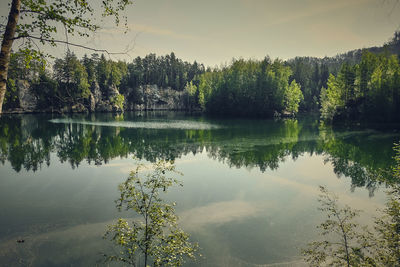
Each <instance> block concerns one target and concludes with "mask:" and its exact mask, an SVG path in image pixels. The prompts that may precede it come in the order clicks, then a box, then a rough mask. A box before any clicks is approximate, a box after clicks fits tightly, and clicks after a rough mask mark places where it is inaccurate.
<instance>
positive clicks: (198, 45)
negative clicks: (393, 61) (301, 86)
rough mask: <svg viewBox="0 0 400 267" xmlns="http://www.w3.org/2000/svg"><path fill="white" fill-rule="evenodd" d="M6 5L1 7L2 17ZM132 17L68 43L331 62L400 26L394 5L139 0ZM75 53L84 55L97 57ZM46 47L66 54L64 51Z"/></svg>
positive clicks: (217, 61)
mask: <svg viewBox="0 0 400 267" xmlns="http://www.w3.org/2000/svg"><path fill="white" fill-rule="evenodd" d="M8 2H9V1H4V0H3V1H1V3H0V6H1V7H2V8H1V15H3V16H7V14H8V11H9V10H8V7H7V3H8ZM126 15H127V16H128V26H129V31H128V33H127V34H123V31H124V29H123V28H122V27H120V28H114V27H111V26H112V23H111V22H110V23H104V25H105V27H104V28H103V29H102V30H100V31H99V32H98V33H96V34H95V35H94V36H93V37H92V38H89V39H86V40H82V39H75V38H73V37H70V40H72V41H73V42H76V43H80V44H84V45H87V46H91V47H95V48H100V49H107V50H109V51H111V52H121V51H125V50H126V49H127V47H130V48H131V49H130V50H129V52H128V55H129V56H127V55H123V56H114V57H113V59H122V60H127V61H131V60H132V59H133V58H135V57H137V56H144V55H146V54H149V53H156V54H157V55H165V54H169V53H171V52H174V53H175V54H176V55H177V57H179V58H181V59H183V60H185V61H189V62H193V61H195V60H196V61H197V62H199V63H203V64H205V65H206V66H211V67H214V66H219V65H221V64H225V63H229V62H231V60H232V59H233V58H246V59H247V58H253V59H261V58H263V57H265V56H267V55H268V56H270V57H271V58H280V59H284V60H286V59H290V58H294V57H296V56H310V57H325V56H328V57H331V56H335V55H337V54H341V53H345V52H347V51H351V50H354V49H359V48H368V47H372V46H381V45H383V44H384V43H385V42H387V41H388V40H389V39H390V38H391V37H392V36H393V33H394V32H395V31H396V30H399V26H400V20H398V19H397V18H399V17H400V5H398V2H397V1H395V0H391V1H384V0H350V1H346V0H338V1H334V2H332V1H325V0H323V1H321V0H298V1H291V0H283V1H263V0H233V1H227V0H220V1H210V0H204V1H201V2H197V1H187V0H164V1H155V0H136V1H134V5H133V6H132V7H131V8H129V10H128V11H127V13H126ZM63 37H64V36H63V34H62V33H60V38H63ZM16 47H17V45H14V49H16ZM132 47H133V49H132ZM70 48H71V50H72V51H74V52H75V53H76V54H77V55H78V56H79V57H81V56H82V55H83V54H85V53H87V54H91V53H92V51H90V50H82V49H75V48H73V47H70ZM45 50H46V51H47V52H49V53H50V54H52V55H55V56H56V57H60V56H62V55H63V54H64V52H65V51H66V47H65V46H59V47H57V48H49V47H48V46H47V47H46V48H45Z"/></svg>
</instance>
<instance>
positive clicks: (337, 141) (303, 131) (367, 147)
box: [0, 113, 399, 194]
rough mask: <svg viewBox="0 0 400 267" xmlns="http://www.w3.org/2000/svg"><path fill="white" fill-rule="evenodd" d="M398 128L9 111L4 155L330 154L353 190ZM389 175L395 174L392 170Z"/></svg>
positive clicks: (41, 159) (248, 163)
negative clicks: (14, 112) (55, 115)
mask: <svg viewBox="0 0 400 267" xmlns="http://www.w3.org/2000/svg"><path fill="white" fill-rule="evenodd" d="M398 138H399V134H398V133H396V132H393V131H385V132H382V131H376V130H359V129H358V130H357V129H348V128H342V129H332V128H331V127H325V126H321V125H320V124H319V122H318V121H317V120H316V119H314V118H304V119H299V120H283V121H269V120H228V119H227V120H215V119H205V118H203V117H187V116H184V115H183V114H177V113H164V114H163V113H161V114H155V115H154V114H148V113H139V114H138V113H128V114H125V115H124V116H123V117H121V116H119V117H113V115H111V114H96V115H94V114H91V115H87V116H86V115H75V116H72V117H68V118H64V117H53V116H52V115H20V116H2V117H1V118H0V161H1V162H2V163H3V164H5V162H6V161H8V162H9V163H10V164H11V166H12V168H13V169H14V170H15V171H16V172H20V171H21V170H22V169H25V170H27V171H37V170H38V169H41V168H43V167H45V166H49V165H50V164H51V162H50V154H52V153H55V154H56V155H57V157H58V159H59V161H60V162H69V163H70V165H71V167H72V168H76V167H79V165H80V164H81V163H82V162H84V161H86V162H88V163H89V164H95V165H101V164H104V163H107V162H108V161H109V160H111V159H114V158H116V157H123V158H125V157H129V156H130V155H135V156H136V157H137V158H139V159H145V160H148V161H152V162H154V161H156V160H158V159H166V160H174V159H176V158H180V157H182V156H183V155H187V154H189V153H193V154H196V153H199V152H202V151H203V150H204V149H205V151H206V152H207V155H208V156H209V157H211V158H213V159H218V160H220V161H223V162H225V163H226V164H228V165H229V166H231V167H237V168H241V167H247V168H259V169H260V170H261V171H266V170H267V169H271V170H275V169H277V168H278V167H279V164H280V163H282V162H283V161H285V159H287V158H288V157H290V158H292V159H297V158H298V157H299V156H300V155H302V154H304V153H309V154H310V155H313V154H317V155H324V156H325V161H326V162H330V163H331V164H332V165H333V166H334V171H335V173H336V174H337V175H338V177H341V176H346V177H350V178H351V181H352V187H353V189H354V188H355V187H366V188H368V189H369V190H370V193H371V194H372V193H373V191H374V188H375V187H376V186H377V184H379V181H377V180H376V178H375V177H376V175H375V172H376V171H377V170H379V169H389V168H390V165H391V164H392V163H393V161H392V157H393V151H392V144H393V142H396V141H397V140H398ZM387 178H388V179H389V178H390V177H387Z"/></svg>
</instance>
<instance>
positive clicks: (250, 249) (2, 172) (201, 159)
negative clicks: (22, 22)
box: [0, 112, 400, 266]
mask: <svg viewBox="0 0 400 267" xmlns="http://www.w3.org/2000/svg"><path fill="white" fill-rule="evenodd" d="M399 139H400V134H399V132H398V131H397V130H395V129H394V127H393V126H387V125H380V127H379V130H376V129H372V128H354V127H341V128H338V129H332V128H331V127H324V126H321V125H320V124H319V122H318V121H317V120H316V118H312V117H308V118H301V119H299V120H281V121H273V120H244V119H210V118H205V117H201V116H188V115H184V114H181V113H170V112H167V113H126V114H124V115H123V116H114V115H111V114H92V115H74V116H68V117H65V116H55V115H20V116H2V117H1V118H0V162H1V164H0V266H26V265H32V266H94V265H96V264H99V261H101V259H102V257H101V253H102V252H105V251H108V250H110V249H112V247H111V246H110V244H109V242H108V241H106V240H103V239H102V235H103V234H104V231H105V228H106V225H107V224H110V223H112V222H113V220H115V219H116V218H118V217H132V216H133V215H132V214H129V213H122V214H121V213H119V212H117V210H116V208H115V203H114V200H116V199H117V198H118V191H117V186H118V184H119V183H121V182H123V181H124V180H125V179H126V177H127V175H128V173H129V171H130V170H132V169H133V168H134V167H135V161H134V160H133V159H132V157H133V156H135V157H137V158H138V159H140V160H141V161H142V162H144V163H146V164H147V163H150V162H154V161H155V160H157V159H171V160H175V162H176V166H177V169H178V170H179V171H181V172H183V173H184V176H183V177H180V178H179V179H180V180H181V181H183V184H184V186H183V187H182V188H175V189H173V190H172V191H170V192H169V193H168V196H167V199H168V200H171V201H175V202H177V212H178V215H179V217H180V225H181V227H182V228H183V229H184V230H185V231H187V232H189V233H190V234H191V239H192V240H193V241H195V242H198V243H199V245H200V247H201V254H203V257H202V258H201V259H199V260H198V262H196V263H187V265H186V266H260V265H261V266H301V265H302V263H301V259H300V256H299V254H300V253H299V249H300V248H301V247H303V246H304V245H305V244H306V243H307V242H309V241H311V240H313V239H315V238H317V234H316V231H315V226H316V225H317V224H318V223H320V222H321V220H322V218H323V217H322V216H321V214H319V213H318V210H317V207H318V203H317V201H316V200H317V196H318V186H319V185H325V186H327V187H328V189H329V190H331V191H334V192H336V193H337V194H338V195H339V196H340V199H341V200H342V201H343V202H344V203H349V204H351V205H352V206H353V207H355V208H359V209H363V210H364V211H365V213H364V215H363V216H362V218H361V219H362V220H363V221H364V222H365V223H369V222H370V219H369V218H370V217H371V216H373V215H376V209H377V208H379V207H382V204H384V202H385V195H384V187H385V185H384V184H380V183H378V182H377V181H376V180H375V179H374V175H373V173H374V171H376V170H378V169H379V168H381V169H388V168H390V165H391V164H392V163H393V161H392V157H393V152H392V146H393V142H398V141H399ZM19 239H24V240H25V242H24V243H17V242H16V240H19ZM281 264H284V265H281Z"/></svg>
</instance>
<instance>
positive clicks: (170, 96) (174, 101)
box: [135, 85, 186, 110]
mask: <svg viewBox="0 0 400 267" xmlns="http://www.w3.org/2000/svg"><path fill="white" fill-rule="evenodd" d="M139 92H140V102H141V103H142V104H139V105H136V106H135V109H136V110H184V109H185V108H186V107H185V105H184V101H183V92H178V91H175V90H172V89H171V88H159V87H158V86H157V85H145V86H140V87H139Z"/></svg>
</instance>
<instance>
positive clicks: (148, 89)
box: [7, 80, 187, 113]
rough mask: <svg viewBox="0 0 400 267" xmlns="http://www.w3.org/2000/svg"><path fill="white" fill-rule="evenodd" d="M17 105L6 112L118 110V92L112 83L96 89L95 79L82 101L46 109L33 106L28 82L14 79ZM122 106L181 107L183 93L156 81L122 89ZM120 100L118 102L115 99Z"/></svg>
mask: <svg viewBox="0 0 400 267" xmlns="http://www.w3.org/2000/svg"><path fill="white" fill-rule="evenodd" d="M16 85H17V89H18V98H19V105H20V107H16V108H14V109H13V110H9V111H7V112H9V113H25V112H48V113H85V112H122V111H123V110H122V109H121V107H119V106H118V105H117V102H118V101H117V100H119V101H121V100H120V99H118V98H117V97H118V96H119V95H120V92H119V90H118V88H117V87H116V86H108V87H107V88H106V90H105V92H104V94H103V93H102V91H101V90H100V86H99V84H98V83H97V82H93V83H92V85H91V87H90V91H91V93H90V96H89V99H88V100H85V103H84V104H83V103H76V104H72V105H66V106H64V107H61V108H60V107H58V108H55V107H53V106H48V107H47V108H46V109H40V110H39V109H38V108H37V103H38V101H37V99H36V96H35V95H34V94H33V93H32V91H31V88H30V84H29V82H27V81H25V80H19V81H17V82H16ZM124 99H125V102H124V110H185V109H186V108H187V107H186V105H185V101H184V100H185V97H184V93H183V92H179V91H175V90H172V89H171V88H159V87H158V86H157V85H144V86H139V87H138V88H128V89H125V93H124ZM119 103H121V102H119Z"/></svg>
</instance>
